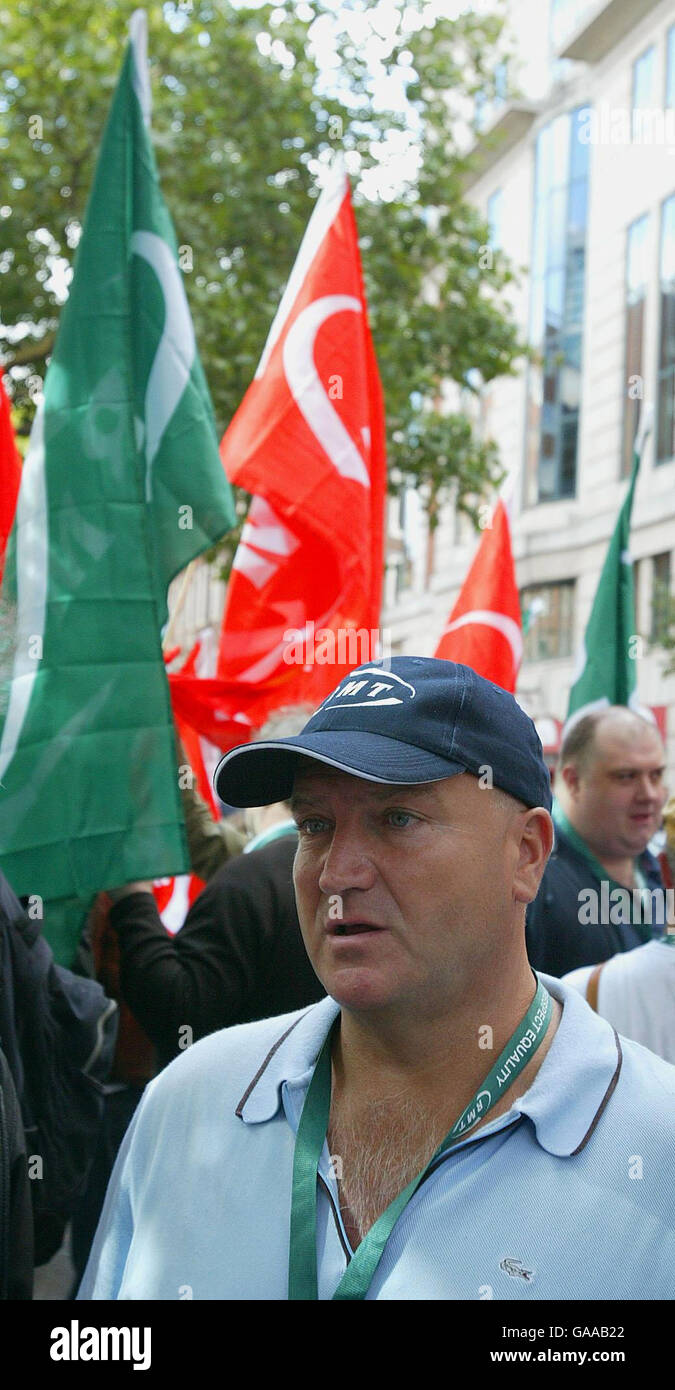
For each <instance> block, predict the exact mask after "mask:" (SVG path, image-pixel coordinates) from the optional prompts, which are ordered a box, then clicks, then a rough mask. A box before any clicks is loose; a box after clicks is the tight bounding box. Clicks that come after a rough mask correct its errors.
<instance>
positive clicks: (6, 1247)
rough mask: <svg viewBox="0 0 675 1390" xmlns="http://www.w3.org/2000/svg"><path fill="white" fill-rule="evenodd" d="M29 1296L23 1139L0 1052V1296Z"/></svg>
mask: <svg viewBox="0 0 675 1390" xmlns="http://www.w3.org/2000/svg"><path fill="white" fill-rule="evenodd" d="M32 1297H33V1208H32V1204H31V1196H30V1181H29V1178H28V1162H27V1158H26V1139H25V1135H24V1129H23V1123H22V1120H21V1111H20V1109H19V1102H18V1100H17V1097H16V1091H15V1089H14V1082H13V1080H12V1073H11V1072H10V1070H9V1066H8V1064H7V1059H6V1057H5V1054H4V1052H0V1298H2V1299H7V1298H12V1299H14V1298H32Z"/></svg>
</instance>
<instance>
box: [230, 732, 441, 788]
mask: <svg viewBox="0 0 675 1390" xmlns="http://www.w3.org/2000/svg"><path fill="white" fill-rule="evenodd" d="M302 758H311V759H313V760H314V761H315V762H318V763H326V764H327V765H328V766H329V767H335V768H338V769H339V771H340V772H349V773H351V775H352V776H353V777H362V778H363V779H364V781H367V782H382V783H384V784H388V783H390V784H391V785H392V786H396V785H397V784H403V783H410V784H415V783H418V782H440V781H442V780H443V778H444V777H456V776H457V775H458V774H459V773H461V772H466V771H467V769H466V767H464V765H463V764H462V763H458V762H450V761H449V760H447V759H445V758H439V757H436V755H435V754H433V753H427V752H426V751H425V750H424V749H423V748H416V747H414V745H412V744H410V743H401V742H399V740H398V739H395V738H386V737H385V736H384V735H383V734H371V733H359V734H355V733H354V730H353V729H340V730H326V731H324V732H322V733H316V734H299V735H298V736H297V738H289V739H284V740H283V741H282V740H280V739H279V740H277V739H275V740H272V741H270V742H269V743H267V742H260V743H244V744H242V745H241V746H240V747H238V748H232V749H231V750H230V752H229V753H226V754H225V757H224V758H223V759H222V760H221V762H220V763H219V764H218V767H217V768H216V771H215V775H214V779H213V784H214V786H215V789H216V791H217V793H218V796H219V797H220V799H221V801H226V802H227V803H228V804H229V805H230V806H267V805H269V804H270V803H271V802H273V801H287V800H288V798H289V797H290V795H291V793H292V791H293V779H294V777H295V773H296V771H297V769H298V762H299V759H302Z"/></svg>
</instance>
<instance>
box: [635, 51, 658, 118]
mask: <svg viewBox="0 0 675 1390" xmlns="http://www.w3.org/2000/svg"><path fill="white" fill-rule="evenodd" d="M655 78H656V49H655V47H654V45H653V44H652V46H651V48H648V49H647V50H646V52H645V53H643V54H642V55H641V56H640V57H639V58H637V59H636V60H635V62H634V63H633V110H634V111H640V110H643V109H644V108H649V107H654V106H655V105H656V101H655V95H656V94H655V86H654V84H655Z"/></svg>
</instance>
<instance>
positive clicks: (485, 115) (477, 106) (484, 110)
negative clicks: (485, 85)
mask: <svg viewBox="0 0 675 1390" xmlns="http://www.w3.org/2000/svg"><path fill="white" fill-rule="evenodd" d="M492 83H493V86H492V91H491V92H490V93H489V94H488V92H485V91H482V92H477V93H476V96H475V97H474V105H473V124H474V129H475V130H476V131H477V132H478V134H481V132H482V131H484V130H485V129H486V128H487V126H489V125H490V124H491V122H492V120H493V119H494V118H495V116H496V114H497V112H498V110H499V108H500V107H501V106H503V104H504V102H505V101H506V96H507V92H508V63H507V60H506V59H505V58H504V59H502V60H501V61H500V62H499V63H496V64H495V68H494V71H493V74H492Z"/></svg>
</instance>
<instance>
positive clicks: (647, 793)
mask: <svg viewBox="0 0 675 1390" xmlns="http://www.w3.org/2000/svg"><path fill="white" fill-rule="evenodd" d="M661 790H662V786H661V782H654V780H653V778H652V777H651V776H650V774H649V773H648V772H643V773H642V775H641V776H640V777H638V779H637V788H636V792H637V796H638V798H639V800H640V801H654V802H656V801H658V799H659V797H660V795H661Z"/></svg>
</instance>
